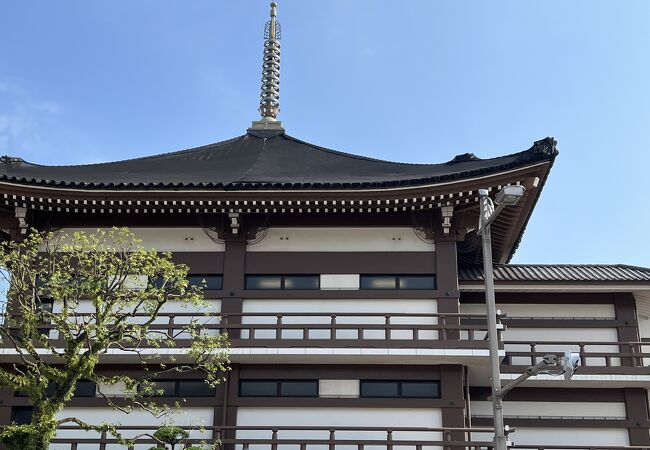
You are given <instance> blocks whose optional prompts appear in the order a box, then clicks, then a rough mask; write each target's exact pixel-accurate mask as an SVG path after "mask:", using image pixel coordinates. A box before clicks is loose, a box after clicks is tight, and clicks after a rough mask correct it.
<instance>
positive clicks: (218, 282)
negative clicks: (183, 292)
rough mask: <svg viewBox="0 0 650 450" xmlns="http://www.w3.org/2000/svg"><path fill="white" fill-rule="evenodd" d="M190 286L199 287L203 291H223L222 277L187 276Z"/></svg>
mask: <svg viewBox="0 0 650 450" xmlns="http://www.w3.org/2000/svg"><path fill="white" fill-rule="evenodd" d="M187 280H188V281H189V283H190V286H199V287H203V289H215V290H219V289H223V276H221V275H188V277H187Z"/></svg>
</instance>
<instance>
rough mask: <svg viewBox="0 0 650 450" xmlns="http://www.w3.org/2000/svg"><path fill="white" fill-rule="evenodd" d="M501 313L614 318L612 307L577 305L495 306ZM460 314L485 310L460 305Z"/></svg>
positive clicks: (516, 315)
mask: <svg viewBox="0 0 650 450" xmlns="http://www.w3.org/2000/svg"><path fill="white" fill-rule="evenodd" d="M497 309H500V310H501V312H502V313H505V314H507V315H508V317H580V318H583V317H598V318H602V319H613V318H615V317H616V313H615V312H614V305H601V304H589V305H577V304H556V305H545V304H530V305H522V304H513V303H504V304H499V305H497ZM460 312H461V313H464V314H485V313H486V308H485V305H483V304H478V303H461V305H460Z"/></svg>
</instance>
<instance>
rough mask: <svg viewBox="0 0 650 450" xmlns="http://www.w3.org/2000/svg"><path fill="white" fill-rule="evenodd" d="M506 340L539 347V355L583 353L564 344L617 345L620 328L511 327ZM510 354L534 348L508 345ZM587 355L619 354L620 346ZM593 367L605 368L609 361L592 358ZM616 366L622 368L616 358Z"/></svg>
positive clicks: (524, 360)
mask: <svg viewBox="0 0 650 450" xmlns="http://www.w3.org/2000/svg"><path fill="white" fill-rule="evenodd" d="M504 340H505V341H506V342H508V341H525V342H534V343H536V344H537V346H536V348H535V349H536V351H538V352H547V351H554V352H555V351H571V352H577V351H579V350H580V347H579V346H578V345H568V344H564V343H563V342H579V343H585V344H589V342H617V341H618V333H617V331H616V328H514V327H508V328H507V329H506V331H505V332H504ZM543 341H548V342H555V341H556V342H558V343H557V344H539V342H543ZM505 347H506V350H510V351H529V350H530V346H529V345H527V344H516V345H515V344H506V346H505ZM586 351H587V352H589V351H592V352H598V353H599V352H603V353H618V352H619V348H618V346H617V345H594V344H592V345H587V346H586ZM513 363H514V364H530V359H529V358H523V357H522V358H519V357H517V358H513ZM587 363H588V364H589V365H592V366H604V365H605V358H595V357H590V358H589V359H588V361H587ZM612 365H616V366H617V365H620V360H619V359H618V358H612Z"/></svg>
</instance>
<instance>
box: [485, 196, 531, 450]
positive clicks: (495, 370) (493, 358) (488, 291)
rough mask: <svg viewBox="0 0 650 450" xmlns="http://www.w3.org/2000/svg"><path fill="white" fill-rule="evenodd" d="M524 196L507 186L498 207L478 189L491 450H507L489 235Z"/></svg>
mask: <svg viewBox="0 0 650 450" xmlns="http://www.w3.org/2000/svg"><path fill="white" fill-rule="evenodd" d="M523 194H524V187H523V186H507V187H505V188H504V189H503V190H502V191H501V192H499V194H498V195H497V202H498V203H497V207H496V208H495V207H494V202H493V201H492V199H490V197H489V193H488V190H487V189H480V190H479V197H480V214H481V215H480V218H479V233H480V234H481V240H482V244H483V278H484V280H485V303H486V305H487V325H488V341H489V345H490V369H491V381H492V411H493V416H494V448H495V450H507V438H506V435H505V425H504V423H503V402H502V401H501V396H500V395H497V394H498V393H499V391H500V389H501V371H500V369H499V365H500V364H501V360H500V359H499V337H498V331H497V308H496V301H495V299H494V268H493V267H492V236H491V234H490V225H491V223H492V222H493V221H494V219H495V218H496V216H497V215H498V214H499V213H500V212H501V210H502V209H503V208H504V207H505V206H507V205H514V204H515V203H517V201H519V199H520V198H521V197H522V196H523Z"/></svg>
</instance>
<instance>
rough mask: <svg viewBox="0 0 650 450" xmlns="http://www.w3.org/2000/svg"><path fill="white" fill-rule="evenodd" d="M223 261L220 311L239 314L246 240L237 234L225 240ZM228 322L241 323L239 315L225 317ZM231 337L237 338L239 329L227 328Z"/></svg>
mask: <svg viewBox="0 0 650 450" xmlns="http://www.w3.org/2000/svg"><path fill="white" fill-rule="evenodd" d="M223 257H224V261H223V291H224V293H225V295H224V297H223V299H222V300H221V313H222V314H224V315H228V314H241V313H242V310H243V307H244V281H245V272H246V240H245V239H244V238H243V237H241V236H238V237H236V238H229V239H227V240H226V241H225V252H224V256H223ZM227 320H228V323H229V324H241V316H238V315H234V316H229V317H227ZM229 334H230V337H231V338H232V339H238V338H239V336H240V332H239V330H229Z"/></svg>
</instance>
